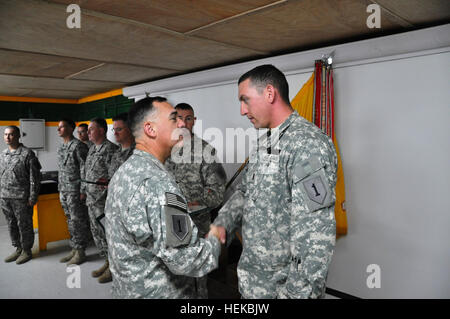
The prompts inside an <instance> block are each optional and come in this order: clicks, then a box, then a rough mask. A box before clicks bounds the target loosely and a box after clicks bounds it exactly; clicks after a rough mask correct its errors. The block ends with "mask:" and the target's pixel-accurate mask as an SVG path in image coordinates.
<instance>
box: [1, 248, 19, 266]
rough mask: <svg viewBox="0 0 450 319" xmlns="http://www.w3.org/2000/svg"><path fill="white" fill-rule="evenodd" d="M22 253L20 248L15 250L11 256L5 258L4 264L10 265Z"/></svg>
mask: <svg viewBox="0 0 450 319" xmlns="http://www.w3.org/2000/svg"><path fill="white" fill-rule="evenodd" d="M21 253H22V248H17V249H16V251H15V252H13V253H12V254H11V255H9V256H8V257H6V258H5V263H10V262H12V261H15V260H16V259H17V258H19V256H20V254H21Z"/></svg>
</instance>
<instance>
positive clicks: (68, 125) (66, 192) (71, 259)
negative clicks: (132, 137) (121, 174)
mask: <svg viewBox="0 0 450 319" xmlns="http://www.w3.org/2000/svg"><path fill="white" fill-rule="evenodd" d="M74 130H75V122H74V121H73V120H71V119H62V120H61V121H60V122H59V123H58V135H59V136H60V137H61V138H62V139H63V143H62V144H61V145H60V146H59V147H58V151H57V154H58V168H59V172H58V190H59V200H60V202H61V206H62V208H63V209H64V212H65V215H66V217H67V226H68V228H69V233H70V247H71V248H72V251H71V252H70V254H69V255H67V256H66V257H63V258H62V259H61V260H60V262H67V265H72V264H76V265H80V264H82V263H83V262H84V261H85V260H86V254H85V249H86V247H87V245H88V243H89V239H90V236H91V235H90V231H91V230H90V229H89V227H90V226H89V215H88V211H87V207H86V205H85V203H84V202H83V201H82V200H81V199H82V198H83V197H84V196H85V195H81V192H80V188H81V176H82V175H83V174H84V163H85V161H86V156H87V153H88V147H87V145H86V144H85V143H83V142H81V141H80V140H77V139H76V138H75V137H74V136H73V131H74Z"/></svg>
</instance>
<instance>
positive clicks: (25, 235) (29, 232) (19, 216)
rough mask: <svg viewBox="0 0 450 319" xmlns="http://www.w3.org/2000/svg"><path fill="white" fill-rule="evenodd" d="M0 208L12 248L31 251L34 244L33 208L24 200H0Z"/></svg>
mask: <svg viewBox="0 0 450 319" xmlns="http://www.w3.org/2000/svg"><path fill="white" fill-rule="evenodd" d="M0 207H1V209H2V211H3V213H4V214H5V217H6V220H7V222H8V231H9V236H10V237H11V242H12V245H13V246H14V247H17V248H22V249H23V250H31V248H32V247H33V244H34V229H33V207H32V206H29V205H28V200H26V199H10V198H1V199H0Z"/></svg>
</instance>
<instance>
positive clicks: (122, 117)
mask: <svg viewBox="0 0 450 319" xmlns="http://www.w3.org/2000/svg"><path fill="white" fill-rule="evenodd" d="M112 120H113V122H114V121H123V122H125V124H127V122H128V113H120V114H117V115H116V116H114V117H113V118H112Z"/></svg>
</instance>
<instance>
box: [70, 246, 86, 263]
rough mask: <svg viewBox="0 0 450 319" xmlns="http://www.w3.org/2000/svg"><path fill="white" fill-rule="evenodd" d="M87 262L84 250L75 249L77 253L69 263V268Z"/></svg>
mask: <svg viewBox="0 0 450 319" xmlns="http://www.w3.org/2000/svg"><path fill="white" fill-rule="evenodd" d="M85 261H86V254H85V253H84V250H83V249H75V253H74V255H73V257H72V258H71V259H70V260H69V262H68V263H67V266H69V265H81V264H82V263H84V262H85Z"/></svg>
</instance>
